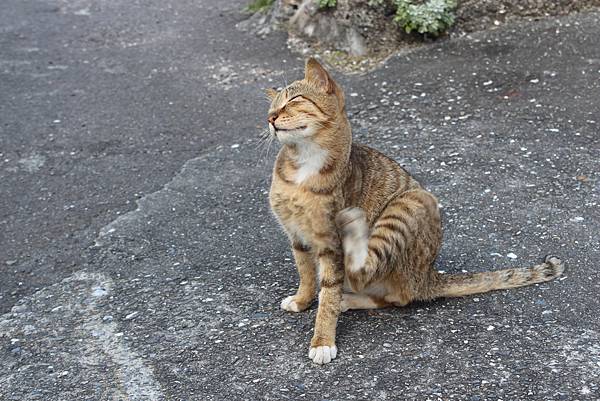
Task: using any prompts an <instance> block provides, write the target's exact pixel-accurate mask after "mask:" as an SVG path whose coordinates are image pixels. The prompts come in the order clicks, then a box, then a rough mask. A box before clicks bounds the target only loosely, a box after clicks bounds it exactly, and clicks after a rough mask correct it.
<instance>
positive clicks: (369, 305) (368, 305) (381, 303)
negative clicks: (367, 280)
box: [341, 293, 391, 312]
mask: <svg viewBox="0 0 600 401" xmlns="http://www.w3.org/2000/svg"><path fill="white" fill-rule="evenodd" d="M390 305H391V304H390V303H389V302H387V301H385V299H383V298H378V297H373V296H370V295H366V294H349V293H344V294H342V303H341V307H342V312H346V311H348V310H351V309H379V308H385V307H388V306H390Z"/></svg>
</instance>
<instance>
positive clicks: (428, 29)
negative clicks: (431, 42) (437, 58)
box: [394, 0, 456, 36]
mask: <svg viewBox="0 0 600 401" xmlns="http://www.w3.org/2000/svg"><path fill="white" fill-rule="evenodd" d="M394 3H395V4H396V7H397V9H396V16H395V17H394V21H396V22H397V23H398V24H400V26H402V27H403V28H404V30H405V31H406V32H407V33H410V32H412V31H417V32H419V33H422V34H430V35H433V36H439V35H440V34H441V33H443V32H444V31H446V30H447V29H448V28H450V27H451V26H452V24H454V13H453V10H454V9H455V8H456V1H455V0H427V1H425V2H424V3H422V4H412V1H410V0H394Z"/></svg>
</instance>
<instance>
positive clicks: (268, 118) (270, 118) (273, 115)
mask: <svg viewBox="0 0 600 401" xmlns="http://www.w3.org/2000/svg"><path fill="white" fill-rule="evenodd" d="M267 120H268V121H269V123H270V124H275V120H277V114H269V117H267Z"/></svg>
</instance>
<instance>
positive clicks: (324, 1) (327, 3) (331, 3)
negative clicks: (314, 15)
mask: <svg viewBox="0 0 600 401" xmlns="http://www.w3.org/2000/svg"><path fill="white" fill-rule="evenodd" d="M336 4H337V0H319V8H331V7H335V5H336Z"/></svg>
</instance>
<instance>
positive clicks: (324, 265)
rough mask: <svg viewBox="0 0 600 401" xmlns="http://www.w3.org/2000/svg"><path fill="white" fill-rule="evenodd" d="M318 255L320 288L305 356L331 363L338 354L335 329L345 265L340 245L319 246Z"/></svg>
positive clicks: (339, 308) (320, 361) (319, 362)
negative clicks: (311, 332) (314, 318)
mask: <svg viewBox="0 0 600 401" xmlns="http://www.w3.org/2000/svg"><path fill="white" fill-rule="evenodd" d="M317 255H318V261H319V279H320V286H321V290H320V292H319V309H318V311H317V319H316V321H315V332H314V335H313V338H312V340H311V342H310V350H309V353H308V357H309V358H310V359H312V360H313V362H315V363H318V364H324V363H329V362H331V360H332V359H334V358H335V357H336V355H337V347H336V345H335V330H336V326H337V319H338V315H339V314H340V311H341V302H342V286H343V284H344V267H343V263H342V258H343V256H342V254H341V251H340V249H339V247H326V248H322V249H320V250H319V251H318V253H317Z"/></svg>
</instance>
